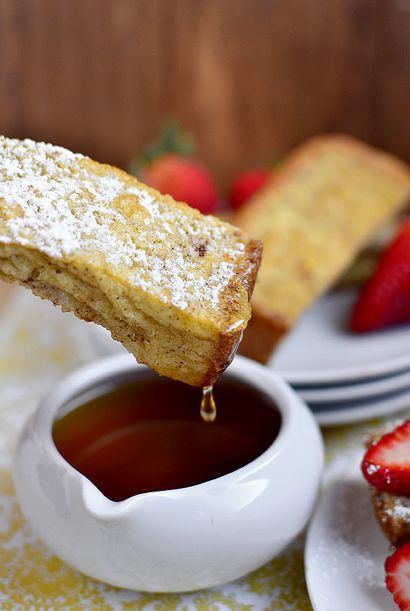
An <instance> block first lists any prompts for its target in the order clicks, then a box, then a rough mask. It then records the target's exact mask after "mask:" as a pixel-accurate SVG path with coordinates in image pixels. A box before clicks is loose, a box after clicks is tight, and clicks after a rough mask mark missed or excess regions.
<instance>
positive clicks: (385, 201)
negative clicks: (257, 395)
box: [232, 135, 410, 362]
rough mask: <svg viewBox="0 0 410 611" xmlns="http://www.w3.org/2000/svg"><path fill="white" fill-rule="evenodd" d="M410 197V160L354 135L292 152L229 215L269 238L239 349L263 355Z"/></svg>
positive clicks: (312, 142) (265, 240)
mask: <svg viewBox="0 0 410 611" xmlns="http://www.w3.org/2000/svg"><path fill="white" fill-rule="evenodd" d="M409 198H410V174H409V170H408V168H407V167H406V166H405V165H404V164H403V163H401V162H400V161H398V160H397V159H395V158H394V157H392V156H390V155H387V154H385V153H382V152H379V151H377V150H375V149H373V148H371V147H369V146H367V145H365V144H363V143H361V142H359V141H357V140H354V139H352V138H350V137H347V136H341V135H335V136H321V137H317V138H314V139H312V140H309V141H308V142H306V143H305V144H303V145H302V146H301V147H300V148H299V149H297V150H296V151H295V152H294V153H291V154H290V155H289V157H287V158H286V159H285V160H284V161H283V162H282V164H281V165H280V166H279V168H278V169H277V170H276V171H275V173H274V174H273V175H272V178H271V180H270V181H269V182H268V184H267V186H266V187H265V188H264V189H263V190H262V192H260V193H258V194H257V195H256V196H255V197H254V198H253V199H252V200H251V202H249V204H248V205H246V206H245V207H244V208H242V209H241V210H240V211H239V212H238V213H237V214H236V215H235V216H234V217H233V218H232V222H233V223H235V224H236V225H238V226H239V227H241V228H242V229H244V230H245V231H246V232H247V233H248V234H249V235H250V236H252V237H253V238H257V239H259V240H262V242H263V246H264V251H263V263H262V266H261V269H260V271H259V274H258V279H257V282H256V286H255V291H254V294H253V300H252V305H253V316H252V320H251V322H250V324H249V326H248V329H247V332H246V333H245V337H244V340H243V342H242V345H241V349H240V352H242V353H243V354H246V355H247V356H250V357H252V358H254V359H256V360H259V361H262V362H266V361H267V360H268V359H269V357H270V355H271V353H272V350H273V349H274V348H275V346H277V344H278V342H279V341H280V340H281V339H282V338H283V337H284V336H285V334H286V333H288V332H289V331H290V330H291V329H292V327H293V326H294V325H295V323H296V321H297V320H298V318H299V316H300V315H301V314H302V313H303V312H304V311H305V310H306V308H308V307H309V306H310V305H311V304H312V302H313V301H314V300H315V299H317V298H318V297H319V296H320V295H321V294H322V293H323V292H324V291H326V289H328V288H329V287H330V286H331V285H332V284H333V283H334V282H335V281H336V280H337V279H338V278H339V277H340V276H341V274H342V273H343V271H344V270H345V269H346V268H347V267H348V266H349V264H350V263H351V261H352V260H353V258H354V257H355V256H356V254H357V253H358V252H359V251H360V250H361V249H362V248H363V247H364V246H365V245H366V243H367V242H368V241H369V239H370V238H371V237H372V236H373V235H374V234H375V233H376V232H377V231H378V230H379V229H380V228H381V227H382V226H383V225H384V224H385V223H386V222H387V221H388V220H389V219H391V218H392V217H393V216H394V215H395V214H396V213H397V212H398V211H399V210H401V209H402V208H403V207H404V206H405V204H406V202H407V201H408V199H409Z"/></svg>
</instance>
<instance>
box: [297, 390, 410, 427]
mask: <svg viewBox="0 0 410 611" xmlns="http://www.w3.org/2000/svg"><path fill="white" fill-rule="evenodd" d="M309 407H310V409H311V410H312V413H313V414H314V416H315V418H316V420H317V421H318V423H319V424H320V425H321V426H334V425H340V424H348V423H351V422H363V421H364V420H369V418H379V417H380V416H387V415H388V414H394V413H395V412H398V411H400V410H403V409H409V408H410V390H409V389H406V390H403V391H397V392H394V393H389V394H386V395H381V396H380V397H370V398H369V399H361V400H358V401H346V402H344V403H329V404H327V405H326V404H322V403H320V404H316V405H315V404H314V403H311V404H309Z"/></svg>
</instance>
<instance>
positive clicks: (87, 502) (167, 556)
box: [14, 355, 323, 592]
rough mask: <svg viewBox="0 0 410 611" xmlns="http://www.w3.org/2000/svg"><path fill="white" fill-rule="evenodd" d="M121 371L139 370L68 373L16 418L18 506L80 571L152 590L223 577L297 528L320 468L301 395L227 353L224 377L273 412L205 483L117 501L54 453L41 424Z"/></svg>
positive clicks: (113, 366) (249, 564)
mask: <svg viewBox="0 0 410 611" xmlns="http://www.w3.org/2000/svg"><path fill="white" fill-rule="evenodd" d="M127 372H128V373H130V372H132V373H133V375H135V376H138V375H139V373H142V372H144V375H147V370H146V368H145V367H144V366H142V365H137V364H136V363H135V361H134V359H133V358H132V357H131V356H129V355H119V356H115V357H111V358H109V359H105V360H101V361H98V362H96V363H93V364H92V365H89V366H87V367H85V368H83V369H81V370H79V371H77V372H76V373H74V374H73V375H71V376H69V377H68V378H66V379H65V380H64V381H63V382H62V383H61V384H60V385H59V386H58V387H57V388H56V389H55V390H54V391H53V392H52V393H51V394H50V395H49V396H48V397H47V398H46V400H45V401H44V402H43V403H42V405H41V406H40V408H39V410H38V411H37V413H36V414H34V416H33V417H32V418H31V419H30V421H29V422H28V424H27V425H26V427H25V429H24V431H23V433H22V436H21V438H20V441H19V444H18V448H17V453H16V460H15V469H14V477H15V484H16V490H17V495H18V498H19V501H20V504H21V507H22V510H23V513H24V515H25V516H26V518H27V520H28V521H29V522H30V523H31V525H32V526H33V529H34V530H35V531H36V533H37V534H38V536H39V537H40V538H41V539H42V540H43V541H44V543H45V544H46V545H48V546H49V547H50V549H51V550H53V551H54V552H55V553H56V554H57V555H59V556H60V557H61V558H62V559H63V560H65V561H66V562H67V563H68V564H70V565H72V566H73V567H75V568H77V569H78V570H80V571H82V572H84V573H86V574H87V575H90V576H92V577H95V578H97V579H100V580H102V581H106V582H108V583H110V584H113V585H117V586H120V587H125V588H133V589H139V590H147V591H154V592H155V591H157V592H160V591H162V592H164V591H188V590H194V589H197V588H204V587H210V586H215V585H217V584H222V583H224V582H227V581H230V580H232V579H235V578H237V577H239V576H241V575H244V574H246V573H247V572H249V571H251V570H253V569H255V568H257V567H258V566H260V565H262V564H264V563H265V562H267V561H268V560H269V559H270V558H272V557H273V556H275V554H277V553H279V552H280V551H281V550H282V549H283V548H284V547H285V546H286V545H287V544H288V543H289V542H290V541H291V540H292V539H293V538H294V537H295V535H296V534H297V533H298V532H299V531H300V530H301V529H302V528H303V527H304V525H305V524H306V522H307V520H308V518H309V516H310V513H311V511H312V509H313V506H314V503H315V499H316V496H317V491H318V487H319V482H320V474H321V470H322V463H323V447H322V439H321V436H320V433H319V431H318V428H317V425H316V423H315V421H314V418H313V417H312V415H311V413H310V411H309V410H308V409H307V408H306V406H305V405H304V404H303V402H302V401H301V400H300V399H299V398H298V397H297V395H296V394H295V393H294V392H293V391H292V389H291V388H290V387H289V386H288V385H287V384H286V383H285V382H283V381H282V380H281V379H280V378H279V377H278V376H276V375H275V374H273V373H272V372H271V371H269V370H268V369H267V368H264V367H262V366H261V365H258V364H256V363H253V362H251V361H248V360H246V359H244V358H240V357H239V358H238V357H237V358H236V359H235V361H234V363H233V364H232V365H231V367H230V368H229V370H228V372H226V373H225V374H224V375H234V376H235V377H239V378H240V379H241V380H243V381H245V382H248V383H249V384H252V385H253V386H255V387H256V388H259V389H261V390H262V391H263V392H265V393H268V394H269V395H270V396H271V397H272V399H273V400H274V401H275V403H276V405H277V407H278V409H279V411H280V413H281V416H282V425H281V429H280V432H279V435H278V436H277V438H276V439H275V441H274V442H273V443H272V445H271V446H270V447H269V448H268V449H267V450H266V451H265V452H264V453H263V454H262V455H261V456H259V457H258V458H257V459H256V460H254V461H252V462H251V463H249V464H248V465H246V466H245V467H242V468H241V469H238V470H237V471H234V472H232V473H229V474H227V475H225V476H223V477H220V478H217V479H215V480H212V481H209V482H205V483H203V484H199V485H197V486H192V487H189V488H183V489H178V490H167V491H165V492H151V493H146V494H141V495H137V496H134V497H132V498H130V499H127V500H125V501H121V502H118V503H116V502H113V501H110V500H109V499H107V498H106V497H105V496H104V495H103V494H102V493H101V492H100V491H99V490H98V489H97V488H96V487H95V486H94V485H93V484H92V483H91V482H90V481H89V480H88V479H86V478H85V477H84V476H82V475H80V474H79V473H78V472H77V471H76V470H75V469H74V468H73V467H71V465H69V464H68V463H67V462H66V461H65V460H64V459H63V458H62V456H61V455H60V454H59V453H58V451H57V449H56V447H55V445H54V443H53V440H52V436H51V428H52V423H53V421H54V420H55V418H56V417H57V415H58V414H60V415H61V414H63V413H64V411H65V410H66V411H67V409H70V408H69V407H68V402H69V401H70V400H71V399H72V398H73V397H74V396H75V395H79V394H82V393H83V392H85V391H87V390H88V389H89V388H90V387H93V386H95V385H96V384H101V383H104V381H105V382H106V381H107V380H108V379H110V378H112V377H113V376H114V378H115V376H116V375H120V374H124V373H127ZM72 405H73V402H72ZM250 417H251V411H250ZM208 426H209V425H208Z"/></svg>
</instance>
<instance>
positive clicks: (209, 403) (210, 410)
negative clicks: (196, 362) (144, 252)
mask: <svg viewBox="0 0 410 611" xmlns="http://www.w3.org/2000/svg"><path fill="white" fill-rule="evenodd" d="M212 391H213V386H205V387H204V388H203V389H202V401H201V418H202V420H203V421H204V422H213V421H214V420H215V418H216V405H215V399H214V395H213V392H212Z"/></svg>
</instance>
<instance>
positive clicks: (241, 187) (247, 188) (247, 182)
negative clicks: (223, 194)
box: [229, 170, 272, 209]
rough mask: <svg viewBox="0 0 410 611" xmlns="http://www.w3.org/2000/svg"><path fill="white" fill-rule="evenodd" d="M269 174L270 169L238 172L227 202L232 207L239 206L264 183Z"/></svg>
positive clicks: (270, 172)
mask: <svg viewBox="0 0 410 611" xmlns="http://www.w3.org/2000/svg"><path fill="white" fill-rule="evenodd" d="M271 174H272V171H271V170H253V171H250V172H243V173H242V174H239V176H237V177H236V179H235V181H234V183H233V184H232V187H231V191H230V194H229V203H230V205H231V206H232V208H235V209H236V208H240V207H241V206H242V205H243V204H244V203H245V202H247V201H248V199H250V198H251V197H252V196H253V195H255V193H257V192H258V191H259V190H260V189H261V188H262V187H263V186H264V185H265V184H266V181H267V180H268V178H269V177H270V176H271Z"/></svg>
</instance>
